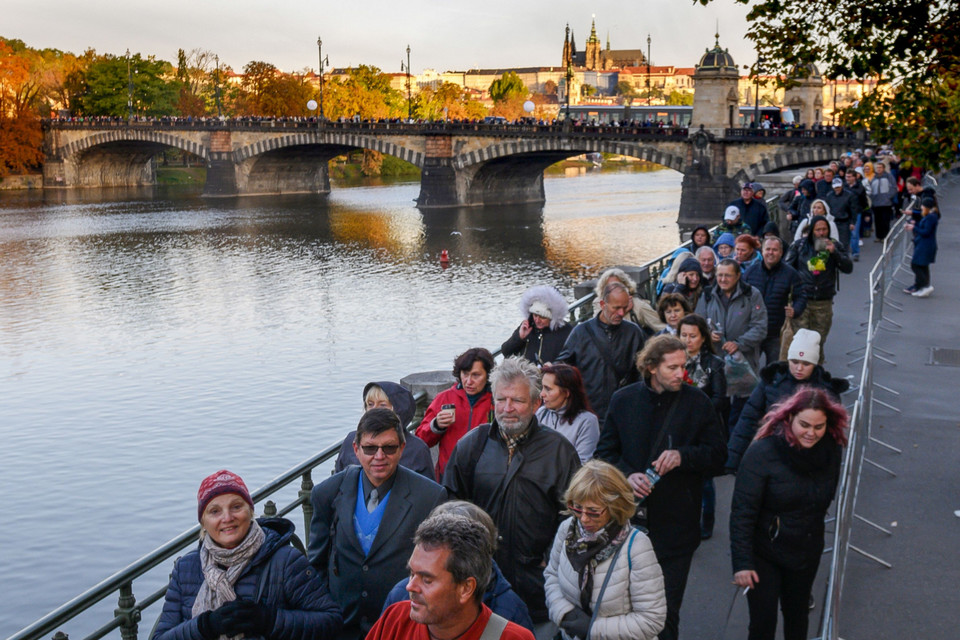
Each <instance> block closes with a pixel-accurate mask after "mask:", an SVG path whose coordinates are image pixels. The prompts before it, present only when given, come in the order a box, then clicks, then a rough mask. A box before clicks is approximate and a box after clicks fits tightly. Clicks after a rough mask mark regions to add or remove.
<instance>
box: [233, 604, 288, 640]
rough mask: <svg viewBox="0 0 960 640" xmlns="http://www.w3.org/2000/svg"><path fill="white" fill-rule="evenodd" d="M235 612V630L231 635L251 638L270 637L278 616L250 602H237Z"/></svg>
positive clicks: (267, 608) (266, 608)
mask: <svg viewBox="0 0 960 640" xmlns="http://www.w3.org/2000/svg"><path fill="white" fill-rule="evenodd" d="M235 602H236V605H237V607H236V609H235V610H234V611H233V629H232V630H231V633H229V635H236V634H238V633H242V634H243V635H245V636H247V637H248V638H250V637H255V636H263V637H269V636H270V632H271V631H273V623H274V621H275V620H276V618H277V614H276V612H275V611H274V610H273V609H270V608H269V607H265V606H264V605H262V604H259V603H256V602H252V601H250V600H236V601H235Z"/></svg>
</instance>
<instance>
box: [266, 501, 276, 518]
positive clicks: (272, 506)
mask: <svg viewBox="0 0 960 640" xmlns="http://www.w3.org/2000/svg"><path fill="white" fill-rule="evenodd" d="M263 517H264V518H276V517H277V503H276V502H274V501H273V500H267V501H266V502H264V503H263Z"/></svg>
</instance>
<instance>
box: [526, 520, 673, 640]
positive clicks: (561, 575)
mask: <svg viewBox="0 0 960 640" xmlns="http://www.w3.org/2000/svg"><path fill="white" fill-rule="evenodd" d="M571 526H573V518H568V519H567V520H565V521H564V522H563V523H561V524H560V528H559V530H558V531H557V536H556V537H555V538H554V540H553V548H552V549H551V550H550V563H549V564H548V565H547V568H546V569H545V570H544V572H543V575H544V577H545V578H546V593H547V608H548V609H549V611H550V620H552V621H553V622H554V623H556V624H560V621H561V620H562V619H563V616H565V615H566V614H567V613H569V612H570V611H571V610H573V608H574V607H575V606H580V605H579V603H580V587H579V586H578V576H577V572H576V571H575V570H574V569H573V566H572V565H571V564H570V561H569V560H568V559H567V553H566V551H565V550H564V541H565V540H566V539H567V532H568V531H569V530H570V527H571ZM631 538H632V541H633V543H632V545H631ZM624 545H625V546H624V548H623V550H622V551H621V552H620V555H619V557H618V558H617V564H616V566H615V567H614V568H613V575H611V576H610V583H609V584H608V585H607V590H606V592H605V593H604V594H603V602H602V603H600V605H599V611H598V614H597V619H596V620H595V621H594V624H593V627H592V628H591V630H590V637H589V638H588V639H587V640H622V639H625V638H630V639H631V640H653V639H654V638H656V637H657V634H658V633H660V631H661V630H662V629H663V623H664V621H665V620H666V618H667V600H666V597H665V596H664V591H663V574H662V573H661V572H660V565H659V564H657V557H656V555H655V554H654V553H653V545H651V544H650V540H649V538H647V536H646V535H645V534H643V533H641V532H640V531H633V532H631V533H630V538H628V539H627V542H625V543H624ZM628 549H629V551H630V553H629V556H630V557H629V560H628V558H627V555H628V554H627V551H628ZM612 560H613V558H612V557H611V558H607V559H606V560H604V561H603V562H602V563H600V564H599V565H598V566H597V568H596V573H595V574H594V576H593V596H592V597H591V599H590V602H591V606H593V608H594V609H597V605H596V601H597V597H598V596H599V595H600V589H601V588H602V587H603V582H604V580H606V577H607V572H608V571H610V565H611V561H612Z"/></svg>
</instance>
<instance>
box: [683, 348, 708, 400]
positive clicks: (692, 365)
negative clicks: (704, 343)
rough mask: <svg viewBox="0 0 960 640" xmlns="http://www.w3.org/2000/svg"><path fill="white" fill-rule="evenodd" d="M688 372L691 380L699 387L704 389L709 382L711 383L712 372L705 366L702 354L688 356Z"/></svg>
mask: <svg viewBox="0 0 960 640" xmlns="http://www.w3.org/2000/svg"><path fill="white" fill-rule="evenodd" d="M686 369H687V374H689V377H690V381H691V382H693V384H694V385H695V386H696V387H697V389H700V390H701V391H702V390H703V388H704V387H706V386H707V384H709V383H710V372H709V371H707V370H705V369H704V368H703V363H702V362H701V361H700V354H699V353H698V354H697V355H695V356H693V357H690V358H687V366H686Z"/></svg>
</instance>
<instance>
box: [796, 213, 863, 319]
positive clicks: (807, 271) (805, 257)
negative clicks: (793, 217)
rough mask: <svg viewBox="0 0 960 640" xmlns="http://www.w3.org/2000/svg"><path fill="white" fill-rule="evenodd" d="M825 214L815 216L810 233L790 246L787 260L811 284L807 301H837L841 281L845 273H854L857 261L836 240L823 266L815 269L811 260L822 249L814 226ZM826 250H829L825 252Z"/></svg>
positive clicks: (808, 286)
mask: <svg viewBox="0 0 960 640" xmlns="http://www.w3.org/2000/svg"><path fill="white" fill-rule="evenodd" d="M820 220H826V218H825V217H823V216H814V217H813V218H812V219H811V220H810V225H809V226H808V227H807V229H808V231H807V233H806V235H804V236H803V237H802V238H800V239H799V240H797V241H796V242H794V243H793V244H792V245H790V249H789V250H788V251H787V255H786V256H785V257H784V259H783V261H784V262H785V263H786V264H788V265H790V266H791V267H793V268H794V269H796V270H797V271H798V272H800V275H801V276H803V278H804V282H805V283H806V286H807V300H808V301H809V300H833V298H834V296H836V295H837V283H838V282H839V280H840V274H841V273H853V260H852V259H851V258H850V254H849V253H847V248H846V247H844V246H843V243H841V242H838V241H837V240H832V242H833V244H834V250H833V251H832V252H830V253H827V254H826V258H825V259H824V262H823V268H822V269H813V268H811V265H810V259H811V258H813V257H814V256H816V255H817V254H818V253H819V252H818V251H817V250H816V240H815V239H814V237H813V228H814V226H816V224H817V222H818V221H820ZM824 253H826V252H824Z"/></svg>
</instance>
